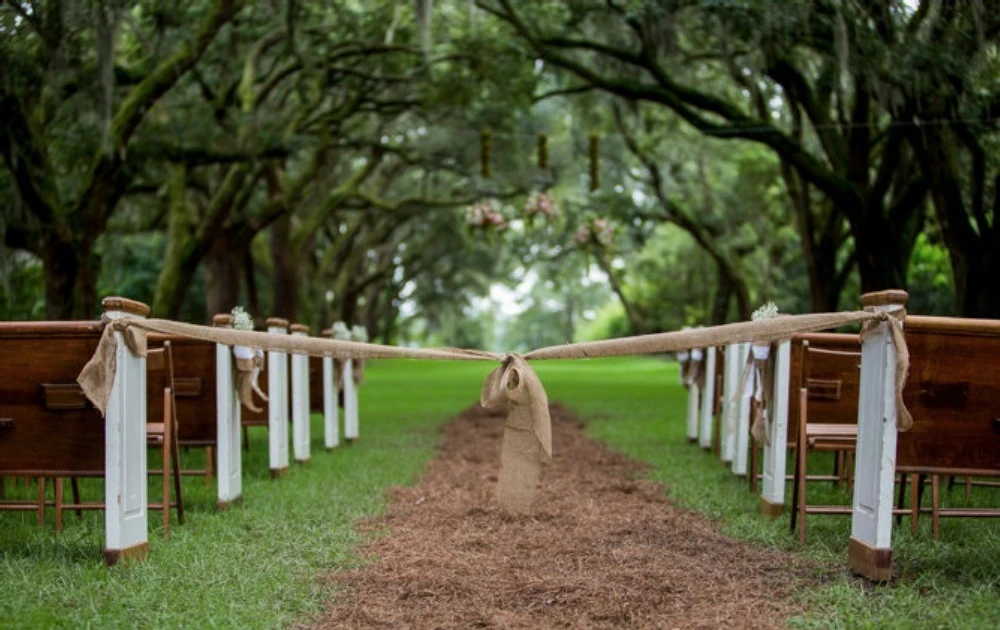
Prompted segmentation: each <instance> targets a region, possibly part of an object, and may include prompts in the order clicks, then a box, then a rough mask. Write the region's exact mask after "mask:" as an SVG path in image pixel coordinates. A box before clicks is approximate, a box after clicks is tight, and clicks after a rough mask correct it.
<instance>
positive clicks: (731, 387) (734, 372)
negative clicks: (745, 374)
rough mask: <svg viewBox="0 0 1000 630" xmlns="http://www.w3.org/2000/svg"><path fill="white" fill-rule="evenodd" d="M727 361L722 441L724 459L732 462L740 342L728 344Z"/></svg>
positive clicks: (723, 392) (723, 394)
mask: <svg viewBox="0 0 1000 630" xmlns="http://www.w3.org/2000/svg"><path fill="white" fill-rule="evenodd" d="M725 356H726V363H725V366H724V371H723V376H722V435H721V436H720V443H721V448H720V450H721V451H722V461H724V462H727V463H729V462H732V461H733V455H734V453H735V452H736V424H737V418H736V416H737V413H738V412H739V399H738V398H737V392H736V388H737V387H739V380H740V366H741V365H743V364H742V363H740V347H739V345H738V344H734V343H733V344H729V345H728V346H726V355H725Z"/></svg>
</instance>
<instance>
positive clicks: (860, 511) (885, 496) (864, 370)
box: [848, 290, 909, 581]
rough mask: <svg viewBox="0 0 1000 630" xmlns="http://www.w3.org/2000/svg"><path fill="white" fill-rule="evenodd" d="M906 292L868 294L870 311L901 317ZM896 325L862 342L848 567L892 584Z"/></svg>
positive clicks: (880, 329) (878, 329)
mask: <svg viewBox="0 0 1000 630" xmlns="http://www.w3.org/2000/svg"><path fill="white" fill-rule="evenodd" d="M908 297H909V296H908V295H907V293H906V292H905V291H900V290H890V291H880V292H878V293H866V294H865V295H862V296H861V305H862V306H863V307H864V309H865V310H866V311H872V312H879V311H885V312H890V313H891V312H895V311H899V310H900V309H902V308H903V307H904V306H905V305H906V300H907V298H908ZM890 325H891V324H889V323H887V322H881V323H879V324H877V325H876V326H875V327H874V329H873V330H871V331H870V332H869V333H868V334H866V335H865V337H864V338H863V339H862V342H861V392H860V398H859V400H858V443H857V455H856V457H855V460H854V461H855V464H854V501H853V510H852V517H851V540H850V543H849V544H848V561H849V562H850V565H851V568H852V569H854V571H856V572H858V573H859V574H861V575H863V576H864V577H866V578H868V579H870V580H879V581H885V580H889V579H891V578H892V507H893V500H892V495H893V483H894V478H895V474H896V379H895V373H896V352H895V344H894V343H893V340H892V335H891V334H890V331H889V326H890Z"/></svg>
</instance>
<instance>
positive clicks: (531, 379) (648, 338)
mask: <svg viewBox="0 0 1000 630" xmlns="http://www.w3.org/2000/svg"><path fill="white" fill-rule="evenodd" d="M902 317H903V314H902V313H897V314H888V313H884V312H881V313H871V312H847V313H815V314H810V315H795V316H789V317H780V318H775V319H773V320H770V321H761V322H740V323H736V324H725V325H722V326H715V327H712V328H702V329H695V330H682V331H675V332H668V333H658V334H652V335H640V336H637V337H628V338H623V339H609V340H605V341H594V342H587V343H580V344H567V345H561V346H552V347H549V348H540V349H537V350H533V351H531V352H529V353H528V354H526V355H524V356H521V355H517V354H509V355H505V356H504V355H499V354H495V353H492V352H486V351H483V350H461V349H455V348H426V349H424V348H400V347H394V346H382V345H377V344H370V343H361V342H356V341H346V340H339V339H320V338H316V337H305V336H299V335H272V334H267V333H260V332H253V331H242V330H232V329H228V328H220V327H206V326H196V325H193V324H185V323H182V322H172V321H168V320H161V319H140V318H123V319H120V320H113V321H110V322H105V323H106V324H107V325H106V327H105V329H104V334H103V336H102V337H101V341H100V344H99V346H98V348H97V351H96V352H95V353H94V356H93V357H92V358H91V360H90V362H89V363H87V365H86V367H84V369H83V371H82V372H81V373H80V376H79V378H78V379H77V381H78V382H79V383H80V386H81V387H82V388H83V391H84V393H85V394H86V395H87V398H89V399H90V401H91V402H93V403H94V406H96V407H97V408H98V409H100V410H101V412H102V413H104V412H106V410H107V408H108V401H109V399H110V397H111V389H112V387H113V385H114V380H115V372H116V369H117V354H116V353H117V348H118V341H117V339H116V335H115V334H114V333H115V332H116V331H117V332H121V333H122V335H123V338H124V339H125V343H126V345H127V346H128V348H129V349H130V350H131V351H132V353H133V354H135V355H137V356H145V354H146V333H147V332H158V333H161V334H165V335H179V336H184V337H189V338H193V339H202V340H204V341H211V342H214V343H219V344H224V345H229V346H247V347H250V348H260V349H263V350H268V351H275V352H284V353H291V354H305V355H310V356H323V357H331V358H333V359H334V360H337V361H343V360H346V359H348V358H351V359H354V360H355V361H358V362H360V361H362V360H364V359H438V360H450V361H454V360H465V361H470V360H471V361H502V365H501V366H500V367H499V368H498V369H496V370H494V371H493V372H491V373H490V375H489V377H487V379H486V383H485V385H484V386H483V392H482V397H481V399H480V402H481V403H482V405H483V406H484V407H486V408H488V409H496V410H502V411H506V413H507V420H506V426H505V430H504V443H503V447H502V451H501V468H500V475H499V483H498V487H497V498H498V499H499V502H500V505H501V506H502V507H503V508H504V509H506V510H508V511H511V512H516V513H525V512H528V511H530V509H531V505H532V501H533V499H534V496H535V490H536V486H537V484H538V479H539V476H540V474H541V467H542V464H543V463H544V462H546V461H549V460H550V459H551V457H552V427H551V424H550V419H549V408H548V397H547V396H546V394H545V390H544V389H543V388H542V384H541V382H540V381H539V380H538V376H537V375H536V374H535V372H534V370H532V369H531V367H530V366H529V365H528V363H527V361H528V360H543V359H585V358H598V357H610V356H625V355H639V354H659V353H667V352H679V351H682V350H689V349H691V348H708V347H716V346H724V345H727V344H730V343H738V342H746V341H750V342H755V343H758V344H768V343H771V342H775V341H779V340H783V339H790V338H791V337H792V336H793V335H795V334H798V333H803V332H813V331H817V330H829V329H831V328H837V327H839V326H844V325H847V324H854V323H859V324H863V325H864V329H863V332H862V334H863V335H864V334H868V331H869V330H871V329H872V328H871V327H872V326H874V325H877V324H879V323H886V324H887V325H889V327H890V332H891V334H892V340H893V342H894V345H895V347H896V374H895V377H896V391H897V398H896V411H897V413H898V419H897V426H898V427H899V429H900V430H901V431H905V430H906V429H908V428H909V427H910V425H911V424H912V419H911V417H910V414H909V412H907V410H906V407H905V406H904V405H903V400H902V391H903V386H904V383H905V381H906V373H907V370H908V366H909V353H908V352H907V349H906V340H905V338H904V337H903V331H902V326H901V319H902ZM772 354H773V353H772ZM244 367H249V366H247V365H245V366H244ZM756 367H758V366H755V368H756ZM759 368H760V370H759V372H760V376H759V379H758V377H756V376H755V377H754V378H755V379H758V382H759V384H760V387H759V391H760V397H761V402H762V403H764V402H765V401H764V397H765V396H768V395H770V391H771V380H773V375H771V376H767V375H769V374H771V373H772V372H773V370H772V369H770V368H768V367H767V366H766V364H765V365H763V366H759ZM237 369H238V374H243V373H245V372H246V370H242V369H240V366H239V365H237ZM253 369H254V370H256V369H257V368H256V367H254V368H253ZM697 369H698V370H701V367H700V366H699V367H698V368H697ZM755 373H756V369H755ZM690 376H692V377H694V378H697V375H696V374H691V375H690ZM746 378H747V377H746V376H744V379H746ZM252 380H253V379H252V378H251V383H252ZM241 389H242V386H241ZM258 393H262V392H258ZM242 398H243V396H242V394H241V399H242ZM755 424H756V422H755ZM762 435H763V436H764V437H765V439H766V438H767V434H766V433H763V434H762Z"/></svg>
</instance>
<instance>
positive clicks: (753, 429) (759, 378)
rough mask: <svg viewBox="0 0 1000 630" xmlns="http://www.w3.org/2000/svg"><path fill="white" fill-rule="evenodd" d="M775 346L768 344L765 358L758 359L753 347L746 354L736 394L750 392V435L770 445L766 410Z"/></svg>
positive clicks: (769, 423)
mask: <svg viewBox="0 0 1000 630" xmlns="http://www.w3.org/2000/svg"><path fill="white" fill-rule="evenodd" d="M775 351H776V348H775V347H774V346H773V345H772V346H770V348H769V350H768V353H767V358H766V359H758V358H757V357H755V356H754V353H753V348H751V349H750V352H749V353H748V354H747V362H746V365H745V366H744V367H743V377H742V378H741V379H740V380H741V383H742V385H741V387H740V389H739V393H738V394H737V395H738V396H745V395H746V393H747V392H748V391H749V392H750V397H751V400H752V404H751V406H750V408H751V410H752V412H751V413H752V414H753V423H752V424H751V425H750V435H752V436H753V438H754V439H755V440H757V441H758V442H764V443H765V444H767V445H768V446H770V445H771V419H770V414H768V410H769V409H770V402H771V394H772V393H773V392H774V363H775V360H774V355H775Z"/></svg>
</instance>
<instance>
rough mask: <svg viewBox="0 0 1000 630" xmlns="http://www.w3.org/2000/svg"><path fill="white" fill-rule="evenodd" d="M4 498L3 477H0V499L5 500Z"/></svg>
mask: <svg viewBox="0 0 1000 630" xmlns="http://www.w3.org/2000/svg"><path fill="white" fill-rule="evenodd" d="M5 498H6V496H4V480H3V477H0V499H5Z"/></svg>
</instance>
